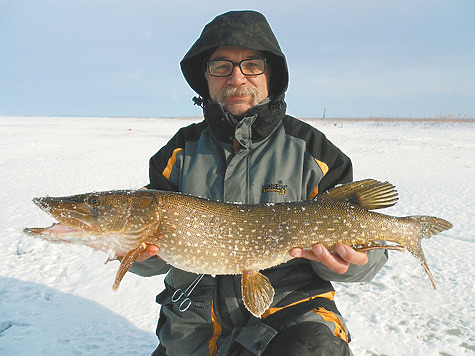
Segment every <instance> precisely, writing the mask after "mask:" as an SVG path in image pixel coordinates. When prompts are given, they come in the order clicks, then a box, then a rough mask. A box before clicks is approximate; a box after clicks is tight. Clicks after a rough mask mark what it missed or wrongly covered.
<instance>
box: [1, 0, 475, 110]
mask: <svg viewBox="0 0 475 356" xmlns="http://www.w3.org/2000/svg"><path fill="white" fill-rule="evenodd" d="M227 3H228V2H225V1H222V2H219V1H196V0H195V1H191V0H189V1H188V0H175V1H171V0H166V1H162V0H133V1H132V0H130V1H121V0H91V1H89V0H56V1H53V0H50V1H48V0H43V1H40V0H0V115H4V116H5V115H35V116H51V115H79V116H83V115H84V116H198V115H201V109H200V108H198V107H197V106H194V105H193V104H192V101H191V98H192V97H193V96H194V92H193V91H192V90H191V89H190V88H189V87H188V85H187V83H186V82H185V80H184V79H183V76H182V74H181V72H180V69H179V62H180V60H181V59H182V57H183V56H184V54H185V53H186V51H187V50H188V49H189V47H190V46H191V45H192V44H193V42H194V41H195V40H196V39H197V38H198V36H199V34H200V32H201V30H202V28H203V26H204V25H205V24H206V23H208V22H209V21H211V20H212V19H213V18H214V17H215V16H216V15H218V14H220V13H223V12H225V11H228V10H237V9H254V10H258V11H261V12H262V13H263V14H264V15H265V16H266V17H267V19H268V20H269V22H270V24H271V27H272V28H273V30H274V32H275V33H276V35H277V38H278V40H279V42H280V45H281V47H282V50H283V51H284V53H285V54H286V56H287V60H288V64H289V70H290V85H289V90H288V91H287V96H286V101H287V104H288V113H289V114H292V115H294V116H297V117H321V116H322V113H323V110H324V109H326V116H327V117H370V116H379V117H380V116H383V117H394V116H396V117H413V118H415V117H437V116H444V115H455V116H462V117H463V116H470V117H475V1H473V0H411V1H410V0H394V1H393V0H362V1H343V0H324V1H321V0H313V1H311V0H308V1H300V0H293V1H291V2H278V1H275V0H269V1H245V0H243V1H240V2H238V4H239V7H237V8H233V7H230V5H227ZM233 4H235V3H234V2H233ZM276 4H279V5H276Z"/></svg>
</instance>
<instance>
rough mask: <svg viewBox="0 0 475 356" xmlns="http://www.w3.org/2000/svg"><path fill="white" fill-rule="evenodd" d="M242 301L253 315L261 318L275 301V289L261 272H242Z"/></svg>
mask: <svg viewBox="0 0 475 356" xmlns="http://www.w3.org/2000/svg"><path fill="white" fill-rule="evenodd" d="M241 289H242V300H243V302H244V305H245V306H246V308H247V310H249V311H250V312H251V314H252V315H254V316H256V317H258V318H260V317H261V315H262V314H264V312H265V311H266V310H267V309H268V308H269V306H270V304H271V303H272V301H273V300H274V287H272V285H271V284H270V282H269V279H268V278H267V277H266V276H264V275H263V274H262V273H260V272H259V271H255V270H245V271H243V272H242V281H241Z"/></svg>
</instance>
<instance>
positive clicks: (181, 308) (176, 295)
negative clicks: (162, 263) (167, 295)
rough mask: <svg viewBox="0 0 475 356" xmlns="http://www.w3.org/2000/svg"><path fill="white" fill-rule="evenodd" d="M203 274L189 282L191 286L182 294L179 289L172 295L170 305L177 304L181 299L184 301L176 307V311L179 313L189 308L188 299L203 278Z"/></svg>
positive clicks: (189, 301)
mask: <svg viewBox="0 0 475 356" xmlns="http://www.w3.org/2000/svg"><path fill="white" fill-rule="evenodd" d="M203 276H204V274H199V275H198V277H196V279H195V280H194V281H193V282H191V284H190V285H189V286H188V288H186V290H185V291H184V292H183V291H182V290H181V289H180V288H178V289H177V290H176V291H175V292H174V293H173V295H172V297H171V301H172V303H177V302H179V301H180V299H181V298H182V297H184V299H183V300H182V301H181V303H180V304H179V306H178V310H179V311H181V312H184V311H187V310H188V308H189V307H190V306H191V299H190V294H191V293H192V292H193V290H194V289H195V288H196V286H197V285H198V283H200V281H201V279H202V278H203Z"/></svg>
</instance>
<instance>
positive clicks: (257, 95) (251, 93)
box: [216, 86, 266, 107]
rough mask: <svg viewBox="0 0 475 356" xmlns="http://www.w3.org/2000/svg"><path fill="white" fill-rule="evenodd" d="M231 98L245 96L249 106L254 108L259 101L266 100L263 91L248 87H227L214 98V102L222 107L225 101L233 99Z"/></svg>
mask: <svg viewBox="0 0 475 356" xmlns="http://www.w3.org/2000/svg"><path fill="white" fill-rule="evenodd" d="M233 96H247V97H249V98H250V99H251V101H250V104H251V106H256V105H257V104H259V103H260V102H261V101H263V100H264V99H265V98H266V94H265V92H264V91H263V90H261V89H259V88H256V87H253V86H249V87H247V86H246V87H239V88H237V87H233V86H227V87H226V88H224V89H223V90H222V91H220V92H219V93H218V95H217V97H216V102H217V103H218V104H220V105H222V106H223V107H224V106H225V104H226V100H227V99H229V98H231V97H233Z"/></svg>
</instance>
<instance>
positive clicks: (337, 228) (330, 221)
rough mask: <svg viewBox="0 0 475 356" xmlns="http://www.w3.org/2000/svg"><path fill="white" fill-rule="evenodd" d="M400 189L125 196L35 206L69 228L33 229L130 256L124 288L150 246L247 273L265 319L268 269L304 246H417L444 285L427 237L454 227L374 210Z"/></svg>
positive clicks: (214, 268)
mask: <svg viewBox="0 0 475 356" xmlns="http://www.w3.org/2000/svg"><path fill="white" fill-rule="evenodd" d="M397 199H398V197H397V192H396V189H395V187H394V186H393V185H391V184H389V183H387V182H379V181H376V180H373V179H367V180H363V181H359V182H354V183H349V184H345V185H342V186H339V187H337V188H334V189H332V190H330V191H328V192H326V193H323V194H321V195H319V196H317V197H316V198H315V199H314V200H311V201H301V202H289V203H276V204H259V205H244V204H229V203H221V202H215V201H210V200H206V199H202V198H197V197H192V196H188V195H183V194H179V193H173V192H165V191H157V190H122V191H108V192H100V193H88V194H81V195H74V196H69V197H58V198H53V197H44V198H35V199H33V202H34V203H35V204H36V205H38V206H39V207H40V208H41V209H42V210H44V211H45V212H47V213H49V214H51V215H52V216H53V217H54V218H55V219H56V220H58V222H59V223H56V224H53V225H52V226H51V227H48V228H26V229H25V232H27V233H29V234H32V235H35V236H38V237H41V238H44V239H46V240H49V241H53V242H69V243H76V244H84V245H88V246H90V247H92V248H94V249H97V250H102V251H105V252H108V253H109V254H110V255H111V256H110V259H115V258H118V259H120V260H121V265H120V267H119V271H118V272H117V276H116V280H115V283H114V289H117V288H118V286H119V283H120V281H121V279H122V277H123V276H124V275H125V273H126V272H127V271H128V270H129V268H130V266H131V265H132V263H133V262H134V261H135V259H136V258H137V256H138V255H139V254H140V253H141V252H142V251H143V250H144V248H145V246H146V244H156V245H158V246H160V251H159V257H160V258H162V259H163V260H165V261H166V262H167V263H169V264H170V265H172V266H174V267H176V268H179V269H182V270H184V271H188V272H193V273H197V274H211V275H215V274H241V275H242V296H243V301H244V304H245V306H246V307H247V309H248V310H249V311H250V312H251V313H252V314H253V315H255V316H257V317H260V316H261V315H262V314H263V313H264V312H265V311H266V310H267V309H268V308H269V306H270V304H271V303H272V300H273V297H274V289H273V287H272V285H271V284H270V282H269V280H268V279H267V277H265V276H264V275H263V274H261V273H260V272H259V271H260V270H263V269H266V268H270V267H273V266H276V265H278V264H281V263H284V262H286V261H288V260H290V259H291V258H292V257H291V256H290V255H289V251H290V250H291V249H292V248H294V247H302V248H304V249H310V248H311V247H312V246H313V245H314V244H316V243H322V244H324V245H325V246H326V247H327V248H328V249H329V250H332V249H334V247H335V246H336V245H337V244H340V243H344V244H348V245H350V246H352V247H354V248H356V249H359V250H368V249H375V248H383V249H396V250H408V251H409V252H411V253H412V254H413V255H414V256H415V257H416V258H418V259H419V261H420V262H421V264H422V266H423V267H424V269H425V271H426V273H427V275H428V276H429V278H430V280H431V282H432V284H433V286H434V288H435V282H434V279H433V277H432V275H431V273H430V271H429V268H428V266H427V263H426V260H425V257H424V254H423V251H422V247H421V240H422V239H423V238H430V237H431V236H433V235H435V234H438V233H439V232H441V231H444V230H447V229H450V228H451V227H452V224H451V223H449V222H448V221H445V220H443V219H439V218H436V217H432V216H408V217H394V216H389V215H385V214H380V213H377V212H373V211H371V210H373V209H379V208H385V207H389V206H392V205H394V204H395V203H396V202H397Z"/></svg>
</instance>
